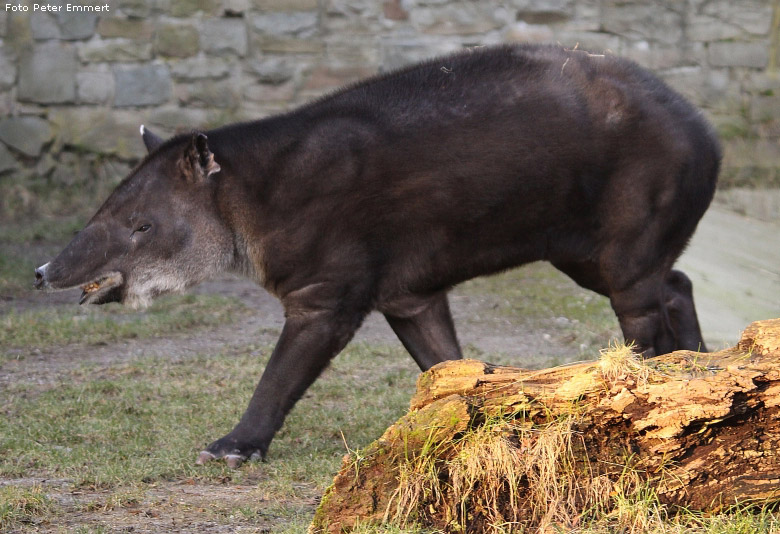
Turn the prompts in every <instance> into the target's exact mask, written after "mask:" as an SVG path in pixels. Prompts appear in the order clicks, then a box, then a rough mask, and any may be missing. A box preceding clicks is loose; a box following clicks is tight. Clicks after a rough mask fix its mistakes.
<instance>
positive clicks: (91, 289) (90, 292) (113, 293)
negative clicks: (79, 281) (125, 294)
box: [79, 272, 124, 304]
mask: <svg viewBox="0 0 780 534" xmlns="http://www.w3.org/2000/svg"><path fill="white" fill-rule="evenodd" d="M123 282H124V277H123V276H122V273H118V272H113V273H108V274H106V275H103V276H101V277H99V278H97V279H95V280H93V281H92V282H89V283H87V284H84V285H82V286H81V298H80V299H79V304H106V303H108V302H121V300H122V283H123Z"/></svg>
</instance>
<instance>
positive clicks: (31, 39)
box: [0, 0, 780, 217]
mask: <svg viewBox="0 0 780 534" xmlns="http://www.w3.org/2000/svg"><path fill="white" fill-rule="evenodd" d="M50 3H51V4H52V5H59V6H64V5H65V3H64V2H60V1H59V0H56V1H53V2H50ZM109 4H110V10H109V11H108V12H107V13H105V12H102V13H84V12H81V13H67V12H62V11H61V12H59V13H50V12H45V13H44V12H39V11H35V12H34V11H33V9H32V3H31V2H27V1H26V0H22V5H26V6H28V8H29V9H28V11H24V12H19V11H5V10H2V9H0V38H1V39H2V46H0V194H6V193H7V192H8V190H9V189H8V188H5V189H4V184H5V185H7V184H10V183H13V185H14V188H15V189H14V190H19V188H22V189H24V188H25V187H26V185H25V184H28V183H36V184H39V185H40V184H47V185H49V186H51V187H52V188H56V187H60V186H62V185H67V184H75V185H77V186H81V187H84V186H85V185H88V184H89V183H90V182H92V181H94V180H97V179H99V177H105V176H106V175H108V174H110V172H109V171H107V170H106V169H109V170H111V169H114V170H116V169H119V170H125V169H127V168H129V166H131V165H132V164H134V163H135V162H136V161H138V159H139V158H140V157H142V155H143V149H142V145H141V143H140V142H139V140H138V134H137V132H138V126H139V124H141V123H144V124H147V125H150V126H151V127H154V128H157V129H158V130H159V131H160V132H161V133H163V134H173V133H175V132H177V131H182V130H188V129H191V128H196V127H197V128H208V127H213V126H216V125H219V124H223V123H226V122H230V121H235V120H246V119H252V118H259V117H263V116H266V115H268V114H271V113H277V112H281V111H283V110H285V109H289V108H291V107H293V106H296V105H299V104H301V103H304V102H306V101H308V100H310V99H312V98H316V97H317V96H319V95H322V94H323V93H325V92H328V91H331V90H333V89H335V88H337V87H339V86H341V85H344V84H346V83H349V82H351V81H354V80H356V79H359V78H361V77H364V76H368V75H371V74H375V73H377V72H383V71H386V70H389V69H392V68H396V67H400V66H402V65H404V64H407V63H409V62H412V61H415V60H419V59H423V58H427V57H431V56H433V55H436V54H443V53H446V52H450V51H453V50H458V49H461V48H464V47H470V46H482V45H489V44H495V43H504V42H552V43H556V42H557V43H560V44H562V45H564V46H567V47H579V48H582V49H587V50H590V51H592V52H595V53H615V54H620V55H624V56H628V57H630V58H632V59H634V60H636V61H637V62H639V63H640V64H642V65H645V66H647V67H649V68H651V69H653V70H654V71H656V72H658V73H659V74H660V75H661V76H663V77H664V78H665V79H667V80H668V81H669V83H671V84H672V85H673V86H675V87H676V88H677V89H679V90H680V91H682V92H683V93H685V94H686V95H687V96H688V97H690V98H691V99H692V100H693V101H694V102H695V103H696V104H698V105H699V106H701V107H702V109H703V110H704V111H705V113H707V115H708V116H709V117H710V118H711V119H712V120H713V122H714V123H715V124H716V127H717V128H718V129H719V131H720V132H721V134H722V137H723V138H724V142H725V145H726V149H727V150H726V160H725V167H726V169H725V172H724V176H725V177H726V181H727V182H729V183H736V184H739V183H750V184H753V185H756V184H758V185H764V186H766V185H774V186H780V175H779V173H778V168H780V144H779V140H780V72H779V69H778V67H779V65H778V64H779V63H780V57H779V56H780V52H779V51H778V49H779V48H780V29H779V28H778V26H780V0H740V1H739V2H734V1H733V0H659V1H656V2H646V1H644V0H484V1H483V0H480V1H479V2H476V1H473V0H385V1H382V0H151V1H149V0H110V1H109ZM77 172H78V173H80V175H79V176H75V177H74V174H75V173H77ZM117 178H121V177H119V176H117V177H116V178H115V179H117ZM102 179H105V178H102ZM3 192H4V193H3ZM2 206H3V203H0V207H2ZM2 215H3V214H0V217H2Z"/></svg>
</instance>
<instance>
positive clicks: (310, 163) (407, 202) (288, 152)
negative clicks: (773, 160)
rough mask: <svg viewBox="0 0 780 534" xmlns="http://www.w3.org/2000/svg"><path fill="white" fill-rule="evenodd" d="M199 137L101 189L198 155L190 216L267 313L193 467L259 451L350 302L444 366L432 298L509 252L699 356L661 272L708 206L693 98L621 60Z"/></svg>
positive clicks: (714, 168)
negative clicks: (239, 402) (253, 288)
mask: <svg viewBox="0 0 780 534" xmlns="http://www.w3.org/2000/svg"><path fill="white" fill-rule="evenodd" d="M206 135H207V138H208V145H207V146H206V145H205V143H202V146H201V144H199V143H198V142H195V141H196V139H195V138H194V137H193V136H192V135H185V136H180V137H177V138H174V139H172V140H169V141H167V142H165V143H158V141H160V140H158V139H155V140H153V141H147V143H148V144H149V145H150V146H151V147H152V148H154V151H153V152H152V153H151V154H150V156H149V157H148V158H147V160H146V161H145V162H144V163H143V164H142V165H141V166H140V167H139V169H138V170H136V172H135V174H134V175H133V176H131V177H130V178H128V180H127V181H126V182H125V183H123V184H122V186H120V189H122V188H132V187H133V184H134V183H135V181H138V180H141V179H144V180H152V178H149V177H148V176H150V175H154V174H155V173H157V174H159V172H161V171H158V170H159V169H169V168H171V165H170V164H169V163H166V161H167V162H170V161H172V160H177V159H178V160H180V161H183V160H182V158H184V160H187V158H186V157H184V156H182V154H187V153H188V152H187V151H191V150H193V148H192V147H193V146H195V147H196V150H198V151H200V152H201V155H200V158H198V157H195V158H189V159H190V160H193V161H195V162H197V161H198V160H200V165H201V166H203V165H205V163H204V162H205V161H206V160H207V159H208V158H207V157H206V156H207V154H204V153H203V152H202V151H203V150H206V152H208V150H209V149H210V150H211V152H213V158H212V160H211V163H212V164H214V162H216V164H217V165H218V167H221V170H220V171H219V172H216V174H213V175H212V176H208V173H207V172H205V170H204V169H198V165H197V164H196V163H193V162H190V163H187V164H186V165H185V168H194V169H195V171H192V172H193V173H194V174H193V175H195V176H199V177H200V179H199V181H198V180H194V181H195V182H198V183H195V184H190V185H189V187H190V188H191V189H192V191H190V192H189V193H187V194H188V195H193V196H194V195H196V193H195V192H193V191H194V190H195V189H197V191H199V193H197V195H201V197H202V198H201V197H198V198H201V200H199V202H200V203H199V204H198V206H200V208H198V209H197V210H193V212H194V213H193V214H192V217H197V218H205V217H207V214H208V213H210V214H211V215H208V216H211V217H214V218H215V220H216V221H219V224H221V225H224V228H225V229H226V230H227V231H226V232H223V233H221V231H217V230H214V231H211V234H209V235H212V234H213V235H217V234H218V235H225V234H226V235H229V236H232V237H231V238H229V240H230V243H222V242H221V243H222V244H221V245H220V247H222V248H221V249H220V250H222V249H225V250H227V251H228V252H226V254H227V255H228V256H229V257H230V258H232V259H231V260H230V263H232V267H233V268H234V269H236V270H241V271H243V272H245V273H247V274H250V275H252V276H255V277H257V279H258V280H259V281H260V282H261V283H262V284H263V285H264V287H266V288H267V289H268V290H269V291H271V292H272V293H274V294H275V295H277V296H278V297H279V299H280V300H281V301H282V303H283V304H284V307H285V311H286V323H285V326H284V329H283V331H282V334H281V337H280V339H279V342H278V344H277V346H276V348H275V350H274V352H273V355H272V357H271V360H270V362H269V364H268V366H267V368H266V370H265V373H264V374H263V377H262V379H261V381H260V384H259V385H258V387H257V389H256V391H255V394H254V396H253V397H252V400H251V402H250V404H249V408H248V409H247V411H246V413H245V414H244V416H243V417H242V419H241V421H240V422H239V424H238V425H237V426H236V427H235V429H234V430H233V431H232V432H230V433H229V434H228V435H227V436H225V437H224V438H222V439H220V440H218V441H216V442H214V443H212V444H211V445H210V446H209V447H208V449H207V452H206V453H204V456H203V458H209V457H222V456H229V455H236V456H237V457H239V458H246V457H248V456H250V455H251V454H253V453H260V454H262V455H265V453H266V451H267V448H268V445H269V443H270V441H271V439H272V438H273V435H274V433H275V432H276V431H277V429H278V428H279V427H280V426H281V424H282V422H283V420H284V417H285V415H286V414H287V412H288V411H289V410H290V409H291V408H292V406H293V404H294V403H295V402H296V400H297V399H298V398H300V397H301V395H302V394H303V393H304V391H305V390H306V388H307V387H308V386H309V385H310V384H311V383H312V382H313V381H314V380H315V378H316V377H317V376H318V375H319V374H320V372H321V371H322V370H323V369H324V368H325V366H326V365H327V364H328V362H329V361H330V360H331V358H333V357H334V356H335V355H336V354H337V353H338V352H339V351H340V350H341V349H342V348H343V347H344V346H345V345H346V343H347V342H348V341H349V340H350V338H351V337H352V335H353V334H354V332H355V331H356V330H357V328H358V327H359V326H360V324H361V322H362V321H363V319H364V317H365V316H366V314H367V313H368V312H369V311H371V310H374V309H375V310H379V311H380V312H382V313H384V314H385V316H386V318H387V320H388V322H389V323H390V325H391V326H392V328H393V330H394V331H395V332H396V333H397V335H398V337H399V338H400V339H401V341H402V342H403V344H404V346H405V347H406V348H407V349H408V350H409V352H410V353H411V355H412V356H413V357H414V359H415V361H416V362H417V363H418V365H419V366H420V368H421V369H427V368H429V367H431V366H432V365H434V364H436V363H438V362H441V361H443V360H446V359H454V358H460V357H461V353H460V349H459V347H458V343H457V340H456V336H455V329H454V326H453V322H452V318H451V316H450V312H449V307H448V303H447V297H446V293H447V291H448V290H449V289H450V288H451V287H452V286H454V285H455V284H458V283H460V282H462V281H464V280H468V279H470V278H473V277H475V276H479V275H484V274H490V273H495V272H499V271H502V270H505V269H509V268H512V267H515V266H517V265H521V264H524V263H527V262H532V261H537V260H546V261H549V262H551V263H552V264H553V265H555V266H556V267H557V268H558V269H560V270H561V271H563V272H565V273H566V274H568V275H569V276H571V277H572V278H573V279H574V280H575V281H576V282H577V283H579V284H580V285H582V286H584V287H587V288H589V289H592V290H594V291H596V292H598V293H601V294H603V295H606V296H608V297H609V298H610V302H611V304H612V307H613V309H614V310H615V313H616V315H617V317H618V319H619V321H620V326H621V328H622V330H623V333H624V335H625V338H626V340H628V341H632V342H634V343H636V346H637V350H639V351H644V352H645V353H646V354H648V355H652V354H659V353H665V352H668V351H671V350H673V349H677V348H684V349H692V350H698V349H702V350H703V349H704V346H703V343H702V337H701V333H700V330H699V325H698V320H697V318H696V312H695V309H694V305H693V299H692V292H691V285H690V281H689V280H688V279H687V277H686V276H685V275H684V274H683V273H681V272H679V271H674V270H672V266H673V264H674V262H675V260H676V259H677V257H678V256H679V255H680V253H681V252H682V251H683V249H684V248H685V246H686V243H687V241H688V240H689V238H690V236H691V235H692V234H693V232H694V230H695V228H696V225H697V224H698V221H699V219H700V218H701V216H702V215H703V213H704V212H705V210H706V209H707V206H708V205H709V203H710V201H711V199H712V195H713V192H714V190H715V184H716V179H717V174H718V167H719V161H720V149H719V146H718V142H717V140H716V138H715V136H714V134H713V132H712V130H711V128H710V127H709V125H708V124H707V123H706V121H705V120H704V119H703V118H702V116H701V114H700V113H699V112H698V111H697V110H696V109H695V108H693V107H692V106H691V105H690V104H689V103H687V102H686V101H685V100H684V99H683V98H682V97H680V96H679V95H678V94H677V93H675V92H674V91H672V90H671V89H670V88H669V87H668V86H666V85H665V84H664V83H663V82H662V81H660V80H659V79H658V78H656V77H655V76H653V75H652V74H650V73H648V72H647V71H645V70H643V69H641V68H640V67H638V66H637V65H635V64H633V63H631V62H629V61H626V60H623V59H620V58H617V57H614V56H610V55H606V56H593V55H590V54H588V53H586V52H582V51H572V50H564V49H561V48H559V47H540V46H505V47H497V48H484V49H483V48H480V49H474V50H468V51H464V52H462V53H459V54H456V55H452V56H447V57H442V58H438V59H433V60H430V61H427V62H425V63H422V64H419V65H415V66H412V67H409V68H407V69H404V70H400V71H397V72H393V73H390V74H387V75H383V76H378V77H375V78H372V79H369V80H367V81H364V82H361V83H358V84H355V85H353V86H351V87H348V88H345V89H344V90H341V91H338V92H336V93H334V94H332V95H330V96H328V97H325V98H323V99H321V100H318V101H316V102H314V103H312V104H310V105H307V106H305V107H302V108H300V109H298V110H296V111H293V112H291V113H287V114H283V115H279V116H275V117H271V118H268V119H265V120H261V121H257V122H251V123H244V124H235V125H230V126H226V127H223V128H219V129H216V130H213V131H209V132H206ZM144 139H145V141H146V140H147V135H145V136H144ZM187 165H189V167H187ZM155 169H158V170H155ZM166 172H175V171H166ZM139 174H140V175H143V176H146V177H145V178H141V177H138V175H139ZM181 174H183V175H187V174H188V173H187V172H181ZM184 178H185V179H184V180H180V181H181V182H182V183H184V182H188V183H189V182H193V180H192V179H187V177H186V176H185V177H184ZM154 179H156V180H170V178H168V177H167V176H162V177H158V178H154ZM186 187H187V186H185V185H182V184H177V185H175V188H176V189H181V188H186ZM154 189H155V186H148V184H145V186H144V190H145V191H147V193H145V194H147V195H148V194H150V192H151V191H154ZM117 193H118V192H117ZM193 198H194V197H193ZM110 201H111V199H109V202H110ZM147 201H149V202H150V205H152V206H153V205H154V204H155V203H154V199H153V198H147ZM117 202H118V201H117ZM193 202H194V201H193ZM107 204H108V203H107ZM104 209H108V208H104ZM109 211H111V210H109ZM96 217H97V216H96ZM215 224H217V223H215ZM215 228H216V226H215ZM199 239H200V238H199ZM210 239H211V238H210ZM220 239H221V238H220ZM213 240H214V243H216V240H217V237H213ZM55 262H56V260H55ZM55 262H53V263H55ZM58 267H59V266H58ZM59 268H60V269H62V268H61V267H59ZM116 270H117V271H119V272H122V270H121V268H119V267H117V268H116ZM124 276H125V278H126V279H132V274H125V275H124Z"/></svg>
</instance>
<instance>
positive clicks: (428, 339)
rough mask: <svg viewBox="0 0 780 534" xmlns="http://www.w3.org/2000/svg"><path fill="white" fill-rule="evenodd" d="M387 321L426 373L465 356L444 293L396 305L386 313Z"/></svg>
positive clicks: (415, 298) (416, 298)
mask: <svg viewBox="0 0 780 534" xmlns="http://www.w3.org/2000/svg"><path fill="white" fill-rule="evenodd" d="M385 318H386V319H387V322H388V323H390V326H391V327H392V329H393V331H394V332H395V334H396V335H397V336H398V339H400V340H401V343H403V345H404V347H406V350H408V351H409V354H411V355H412V358H414V361H416V362H417V365H419V366H420V369H422V370H423V371H425V370H427V369H430V368H431V367H433V366H434V365H436V364H437V363H441V362H443V361H445V360H457V359H460V358H461V357H462V355H461V352H460V346H459V345H458V340H457V337H456V335H455V325H454V324H453V322H452V315H451V314H450V306H449V303H448V302H447V294H446V293H445V292H444V291H442V292H440V293H436V294H435V295H432V296H429V297H408V298H406V299H404V302H403V303H396V304H395V305H394V306H392V311H385Z"/></svg>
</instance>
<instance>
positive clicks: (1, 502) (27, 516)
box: [0, 486, 56, 532]
mask: <svg viewBox="0 0 780 534" xmlns="http://www.w3.org/2000/svg"><path fill="white" fill-rule="evenodd" d="M55 509H56V505H55V503H54V502H52V500H51V499H50V498H49V497H48V495H46V494H45V493H44V491H43V489H42V488H41V487H40V486H32V487H17V486H3V487H0V531H2V532H7V531H11V530H12V529H15V528H17V527H20V526H21V525H24V524H29V523H34V522H36V521H38V520H39V519H41V518H43V517H45V516H47V515H50V514H52V513H53V512H54V510H55Z"/></svg>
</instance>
